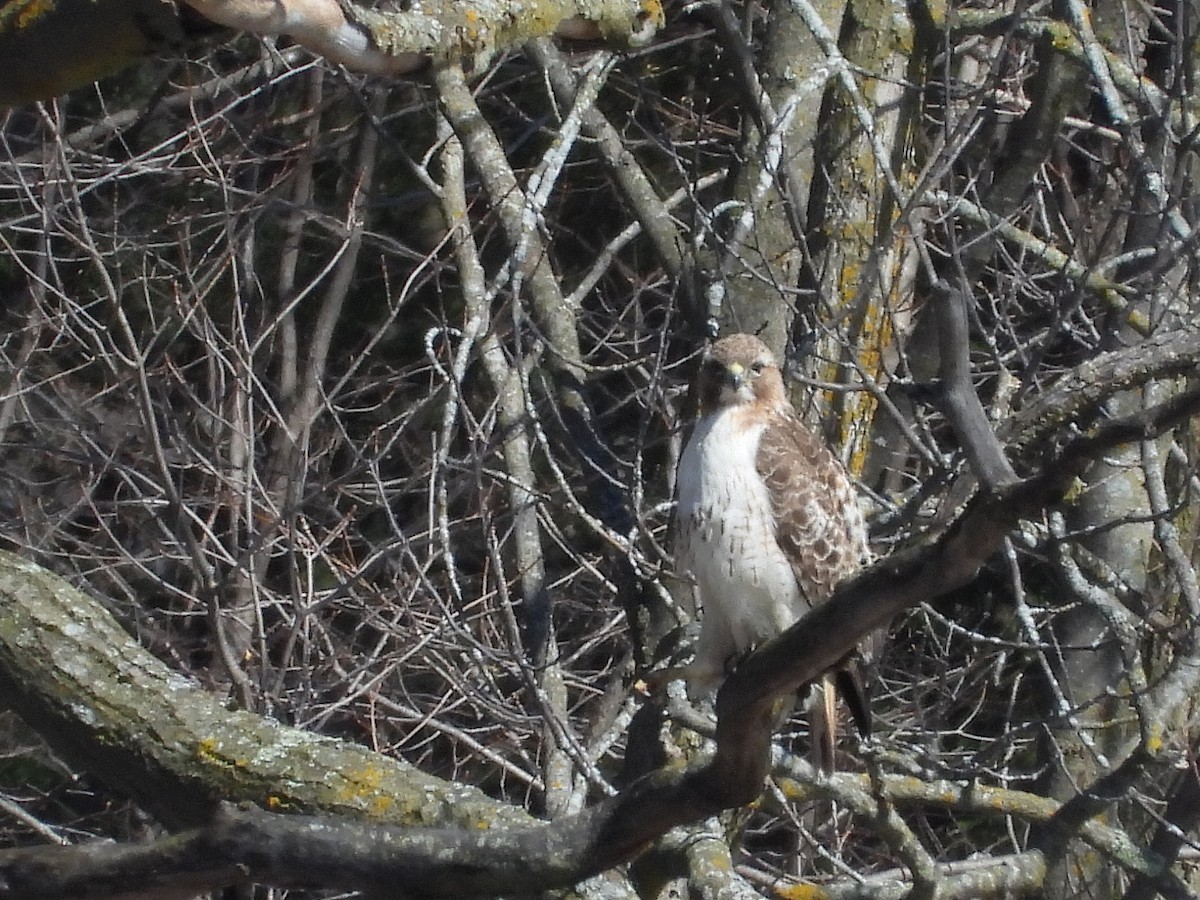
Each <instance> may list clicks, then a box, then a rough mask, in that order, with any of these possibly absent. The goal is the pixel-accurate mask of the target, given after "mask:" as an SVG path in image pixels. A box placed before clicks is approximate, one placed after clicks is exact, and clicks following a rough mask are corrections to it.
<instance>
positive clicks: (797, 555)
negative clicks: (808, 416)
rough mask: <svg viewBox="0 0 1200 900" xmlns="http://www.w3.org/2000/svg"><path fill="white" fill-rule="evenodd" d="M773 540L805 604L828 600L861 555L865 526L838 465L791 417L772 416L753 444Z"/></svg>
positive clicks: (864, 548) (859, 563) (863, 554)
mask: <svg viewBox="0 0 1200 900" xmlns="http://www.w3.org/2000/svg"><path fill="white" fill-rule="evenodd" d="M756 462H757V464H758V471H759V474H761V475H762V477H763V481H764V482H766V485H767V490H768V492H769V493H770V496H771V507H772V509H773V511H774V513H775V520H776V534H775V539H776V540H777V541H778V543H779V546H780V547H781V548H782V549H783V552H784V553H785V554H786V555H787V557H788V560H789V561H790V562H791V564H792V571H793V572H794V573H795V575H796V581H797V582H798V583H799V584H800V590H801V592H802V593H803V595H804V597H805V599H806V600H807V601H808V603H809V606H814V605H816V604H818V603H823V602H824V601H825V600H827V599H829V596H830V595H831V594H832V593H833V590H834V588H835V587H837V584H838V582H839V581H841V580H842V579H843V578H845V577H847V576H848V575H851V574H853V573H854V572H856V571H858V569H859V568H860V567H861V566H862V564H863V561H864V560H865V558H866V554H867V542H866V528H865V526H864V525H863V520H862V515H861V514H860V513H859V511H858V506H857V501H856V500H855V494H854V486H853V485H852V484H851V483H850V478H849V477H848V476H847V475H846V470H845V469H843V468H842V464H841V463H840V462H838V460H837V459H836V458H835V457H834V455H833V454H832V453H830V452H829V449H828V448H827V447H826V446H825V445H824V444H823V443H822V442H821V441H820V440H819V439H818V438H817V437H816V436H815V435H814V434H813V433H812V432H811V431H809V430H808V429H807V428H805V427H804V425H802V424H801V422H800V420H799V419H797V418H796V417H795V416H794V415H790V414H788V415H785V414H779V415H776V416H774V417H773V419H772V422H771V424H770V426H769V427H767V429H766V430H765V431H763V434H762V439H761V440H760V441H759V445H758V458H757V460H756Z"/></svg>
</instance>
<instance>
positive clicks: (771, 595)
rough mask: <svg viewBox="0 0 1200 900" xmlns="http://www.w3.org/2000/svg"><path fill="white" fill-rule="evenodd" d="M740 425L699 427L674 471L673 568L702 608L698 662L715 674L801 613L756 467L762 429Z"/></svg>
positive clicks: (740, 419)
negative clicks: (690, 585)
mask: <svg viewBox="0 0 1200 900" xmlns="http://www.w3.org/2000/svg"><path fill="white" fill-rule="evenodd" d="M745 423H746V417H745V415H742V414H739V411H737V410H723V411H721V412H718V413H715V414H713V415H710V416H706V417H705V418H703V419H701V420H700V422H699V423H697V426H696V430H695V432H694V433H693V434H692V437H691V440H689V441H688V444H687V447H686V448H684V452H683V457H682V459H681V460H680V464H679V484H678V507H677V511H676V520H677V525H678V529H677V534H678V541H677V545H676V563H677V565H678V567H679V569H680V570H681V572H682V573H683V574H684V575H685V576H686V577H690V578H691V579H693V580H694V581H695V585H696V593H697V595H698V596H697V599H698V601H699V605H700V606H701V607H702V609H701V612H700V615H701V629H700V642H699V645H698V647H697V659H696V661H697V663H700V664H702V665H708V666H710V667H715V668H716V669H717V671H720V670H721V669H723V668H724V666H725V665H726V663H727V661H728V658H729V657H731V656H733V655H735V654H740V653H743V652H745V651H747V650H749V649H750V648H751V647H752V646H754V645H755V644H757V643H760V642H762V641H764V640H766V639H768V638H771V637H774V636H776V635H777V634H779V633H780V632H781V631H783V630H784V629H785V628H787V627H788V626H789V625H791V624H792V622H794V621H795V620H796V619H797V618H798V617H799V615H800V614H801V613H802V612H803V611H804V609H805V605H804V602H803V600H802V597H801V594H800V590H799V588H798V586H797V584H796V579H795V576H794V575H793V573H792V568H791V565H790V564H789V563H788V560H787V557H786V556H785V555H784V553H783V551H782V550H780V548H779V545H778V544H777V543H776V540H775V515H774V512H773V511H772V509H771V500H770V496H769V495H768V493H767V488H766V485H765V484H764V483H763V481H762V478H761V477H760V476H759V474H758V471H757V469H756V467H755V456H756V454H757V451H758V441H759V437H760V436H761V435H762V431H763V428H764V427H765V426H764V425H763V424H762V423H758V424H755V425H750V426H749V427H747V425H746V424H745Z"/></svg>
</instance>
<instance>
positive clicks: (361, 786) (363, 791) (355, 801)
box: [336, 765, 395, 816]
mask: <svg viewBox="0 0 1200 900" xmlns="http://www.w3.org/2000/svg"><path fill="white" fill-rule="evenodd" d="M341 778H342V786H341V787H339V788H338V790H337V793H336V796H337V799H338V802H340V803H345V804H348V805H351V806H356V807H358V808H360V809H363V810H365V811H366V812H367V813H368V814H369V815H372V816H384V815H386V814H387V813H388V812H389V811H390V810H391V809H392V806H393V805H394V803H395V799H394V798H393V797H391V796H390V795H389V794H387V793H385V792H384V791H383V783H384V772H383V770H382V769H380V768H377V767H376V766H371V765H368V766H364V767H363V768H360V769H351V770H349V771H346V772H343V773H342V776H341Z"/></svg>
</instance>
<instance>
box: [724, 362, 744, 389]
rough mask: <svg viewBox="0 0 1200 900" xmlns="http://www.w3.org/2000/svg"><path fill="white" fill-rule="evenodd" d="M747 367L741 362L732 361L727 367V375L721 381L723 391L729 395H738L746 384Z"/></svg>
mask: <svg viewBox="0 0 1200 900" xmlns="http://www.w3.org/2000/svg"><path fill="white" fill-rule="evenodd" d="M746 383H747V379H746V367H745V366H743V365H742V364H741V363H736V362H735V363H730V364H729V365H728V366H726V367H725V377H724V378H723V379H722V382H721V393H722V394H724V395H726V396H727V397H728V396H738V395H740V394H741V393H742V389H743V388H744V387H745V386H746Z"/></svg>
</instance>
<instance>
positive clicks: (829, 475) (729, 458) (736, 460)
mask: <svg viewBox="0 0 1200 900" xmlns="http://www.w3.org/2000/svg"><path fill="white" fill-rule="evenodd" d="M696 391H697V398H698V400H699V407H700V418H699V420H698V421H697V423H696V427H695V430H694V431H693V432H692V436H691V438H690V439H689V440H688V442H687V446H686V447H685V448H684V451H683V456H682V458H681V459H680V462H679V476H678V507H677V511H676V525H677V529H676V534H677V538H676V550H675V557H676V564H677V566H678V568H679V569H680V571H681V573H682V574H683V575H684V577H685V578H687V579H689V580H691V581H693V582H694V593H695V595H696V601H697V605H698V606H699V607H700V609H699V615H700V639H699V642H698V644H697V647H696V657H695V660H694V661H693V662H692V663H690V664H689V665H688V666H685V667H684V669H683V670H682V674H683V676H684V677H685V678H687V679H688V680H689V681H690V682H692V683H693V684H696V683H701V684H706V685H707V686H715V685H716V684H717V683H719V682H720V680H721V679H723V678H724V677H725V674H726V673H727V671H728V668H729V666H730V665H731V664H732V663H734V662H736V661H737V659H738V658H739V657H740V656H741V655H743V654H745V653H746V652H748V651H749V650H751V649H752V648H753V647H754V646H755V645H757V644H760V643H763V642H765V641H767V640H769V639H771V638H773V637H776V636H777V635H779V634H780V633H781V632H783V631H784V630H785V629H786V628H788V627H789V626H790V625H791V624H792V623H793V622H795V621H796V620H797V619H798V618H800V616H802V615H803V614H804V613H805V612H806V611H807V610H808V609H809V608H811V607H812V606H815V605H816V604H818V603H823V602H824V601H825V600H827V599H829V597H830V596H831V595H832V593H833V590H834V588H835V587H836V586H837V584H838V582H839V581H841V580H842V579H843V578H845V577H846V576H848V575H850V574H852V573H854V572H855V571H857V570H858V569H859V568H860V566H862V564H863V562H864V561H865V560H866V558H867V554H868V550H867V534H866V527H865V526H864V524H863V518H862V513H861V512H860V511H859V508H858V503H857V501H856V498H855V492H854V486H853V485H852V484H851V482H850V479H849V477H848V476H847V474H846V471H845V469H844V468H843V467H842V465H841V463H840V462H839V461H838V460H837V459H836V458H835V457H834V455H833V454H832V453H830V451H829V449H828V448H827V447H826V446H825V445H824V443H823V442H822V441H820V440H819V439H818V438H817V437H816V436H815V435H813V433H812V432H810V431H809V430H808V429H807V428H805V427H804V425H803V424H801V422H800V419H799V418H798V417H797V416H796V412H795V410H794V409H793V408H792V405H791V403H790V402H789V401H788V398H787V394H786V393H785V391H784V387H783V378H782V376H781V374H780V371H779V365H778V363H777V362H776V361H775V357H774V356H773V355H772V354H771V351H770V350H769V349H768V348H767V346H766V345H765V344H764V343H763V342H762V341H760V340H759V339H758V338H756V337H753V336H752V335H748V334H735V335H731V336H730V337H727V338H723V339H722V340H719V341H717V342H716V343H714V344H713V345H712V347H711V348H710V349H709V350H708V352H707V353H706V354H705V357H704V360H703V363H702V365H701V369H700V373H699V376H698V380H697V382H696ZM837 676H838V687H839V688H841V691H842V693H843V694H844V695H845V696H846V700H847V703H848V704H849V705H850V707H851V712H852V713H853V715H854V718H855V722H856V724H857V725H858V727H859V730H860V731H861V732H862V733H863V734H864V735H865V734H866V733H867V732H868V730H869V727H870V719H869V713H868V710H867V706H866V700H865V697H864V696H863V691H862V683H861V680H860V679H859V678H858V677H857V673H856V672H854V671H852V670H851V669H849V668H848V669H847V670H845V671H840V672H839V673H837ZM808 707H809V712H808V718H809V730H810V732H811V735H812V741H813V748H814V753H813V755H814V758H815V759H816V760H817V761H818V762H819V763H820V764H821V765H822V766H823V767H824V768H825V769H829V768H830V767H831V766H832V761H833V742H834V735H835V730H834V727H833V725H834V721H835V719H834V713H835V709H834V692H833V683H832V681H831V679H830V677H829V676H826V677H825V678H824V679H823V681H822V683H821V684H820V685H819V686H818V687H817V688H816V689H815V690H814V698H813V699H812V700H810V701H809V703H808Z"/></svg>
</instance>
